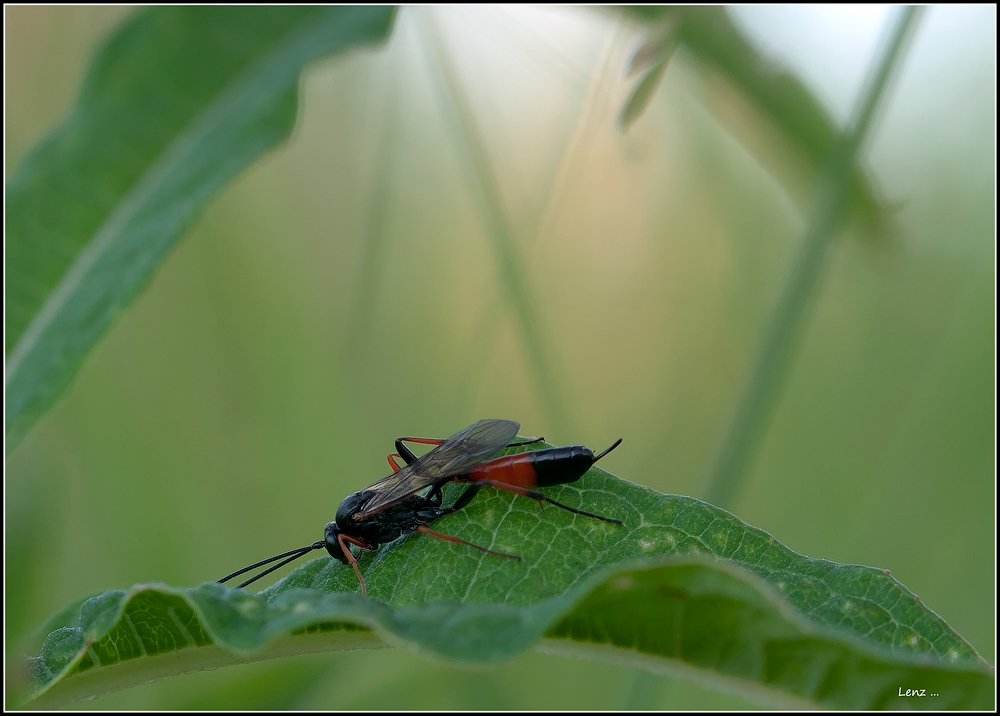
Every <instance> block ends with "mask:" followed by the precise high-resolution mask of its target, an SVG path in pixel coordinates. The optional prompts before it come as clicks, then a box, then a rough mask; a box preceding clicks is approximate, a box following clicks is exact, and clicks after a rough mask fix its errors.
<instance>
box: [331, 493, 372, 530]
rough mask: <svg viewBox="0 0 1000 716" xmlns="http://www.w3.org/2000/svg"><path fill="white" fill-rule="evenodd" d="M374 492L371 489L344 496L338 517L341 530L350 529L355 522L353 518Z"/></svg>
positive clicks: (338, 509) (338, 510)
mask: <svg viewBox="0 0 1000 716" xmlns="http://www.w3.org/2000/svg"><path fill="white" fill-rule="evenodd" d="M372 494H374V493H372V491H371V490H362V491H361V492H355V493H354V494H352V495H348V496H347V497H346V498H344V501H343V502H341V503H340V507H338V508H337V518H336V519H337V524H338V525H339V526H340V529H341V530H343V531H350V529H351V525H353V524H354V523H355V522H354V519H352V518H354V515H355V514H356V513H357V511H358V508H360V507H361V505H363V504H364V503H365V502H367V501H368V498H370V497H371V496H372Z"/></svg>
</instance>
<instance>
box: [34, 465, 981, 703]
mask: <svg viewBox="0 0 1000 716" xmlns="http://www.w3.org/2000/svg"><path fill="white" fill-rule="evenodd" d="M449 488H455V489H452V490H450V493H451V494H450V495H448V497H449V498H450V497H454V495H455V494H457V492H458V489H459V488H458V486H455V485H451V486H449ZM550 494H552V496H553V497H554V498H556V499H559V500H561V501H563V502H566V503H567V504H570V505H573V506H581V507H583V506H585V507H586V508H587V509H589V510H596V511H597V512H599V513H602V514H606V515H608V516H612V517H616V518H620V519H622V520H623V521H624V526H621V527H619V526H617V525H612V524H608V523H604V522H599V521H597V520H592V519H588V518H585V517H582V516H578V515H572V514H570V513H567V512H565V511H562V510H559V509H557V508H553V507H551V506H550V507H549V508H548V509H546V510H545V511H544V513H542V512H541V511H540V510H539V508H538V506H537V505H535V504H534V503H532V502H531V501H528V500H525V499H523V498H520V497H515V496H512V495H510V494H507V493H500V492H497V491H493V492H492V493H491V494H481V495H480V496H479V497H478V498H477V500H476V501H475V502H473V503H472V505H470V506H469V507H468V508H467V509H465V510H463V511H461V512H459V513H456V514H454V515H451V516H449V517H447V518H444V519H442V520H441V521H440V522H439V523H438V524H437V525H435V526H436V527H437V526H439V527H440V529H441V530H442V531H444V532H446V533H451V534H456V535H461V536H462V537H463V538H465V539H468V540H471V541H474V542H477V543H480V544H485V545H488V546H490V547H491V548H493V549H498V550H504V551H508V552H512V551H513V552H517V553H519V554H520V555H521V556H522V557H523V562H521V563H514V562H511V561H509V560H502V559H496V558H494V557H491V556H489V555H485V554H483V553H480V552H477V551H475V550H471V549H468V548H465V547H463V546H461V545H455V544H451V543H446V542H442V541H440V540H433V539H429V538H426V537H419V536H410V537H406V538H403V539H402V540H399V541H398V542H396V543H393V544H391V545H385V546H383V547H382V548H381V549H380V550H379V551H378V552H375V553H369V554H367V555H365V557H364V558H363V559H362V561H361V562H362V569H363V570H364V573H365V579H366V581H367V584H368V590H369V593H370V596H367V597H365V596H361V595H360V594H359V593H358V591H359V586H358V583H357V579H356V577H355V576H354V574H353V572H352V571H351V569H350V568H349V567H347V566H345V565H343V564H341V563H340V562H336V561H334V560H332V559H331V558H329V557H323V558H320V559H316V560H313V561H311V562H309V563H308V564H306V565H304V566H303V567H301V568H299V569H298V570H296V571H295V572H293V573H292V574H290V575H289V576H288V577H286V578H285V579H284V580H282V581H281V582H279V583H277V584H275V585H273V586H272V587H270V588H268V589H266V590H264V591H262V592H261V593H260V594H257V595H254V594H251V593H248V592H246V591H245V590H240V589H228V588H226V587H225V586H223V585H221V584H217V583H206V584H202V585H200V586H198V587H195V588H191V589H184V588H177V587H169V586H167V585H163V584H143V585H137V586H135V587H133V588H132V589H130V590H127V591H123V590H114V591H111V592H107V593H105V594H103V595H100V596H98V597H94V598H92V599H90V600H88V601H86V602H85V603H84V604H83V605H82V607H81V608H80V610H79V612H78V614H76V615H74V616H73V617H66V623H65V625H62V626H61V627H58V628H53V630H52V632H51V633H50V634H49V636H48V638H47V639H46V641H45V644H44V646H43V647H42V649H41V654H40V655H39V656H38V657H34V658H31V659H29V660H28V665H29V671H30V672H31V675H32V679H33V681H32V683H31V684H30V685H29V689H30V690H31V691H32V693H33V696H32V698H39V697H41V698H39V700H38V702H37V705H38V706H42V705H45V706H47V707H50V708H51V707H58V706H62V705H65V704H68V703H71V702H72V701H74V700H76V699H80V698H86V697H90V696H94V695H98V694H100V693H105V692H107V691H112V690H115V689H119V688H124V687H127V686H131V685H134V684H137V683H143V682H145V681H149V680H152V679H158V678H165V677H167V676H172V675H176V674H180V673H185V672H189V671H194V670H198V669H205V668H215V667H218V666H222V665H226V664H234V663H241V662H245V661H252V660H261V659H269V658H275V657H278V656H285V655H291V654H301V653H308V652H313V651H334V650H340V649H353V648H362V647H376V646H386V645H400V644H405V645H408V646H410V647H412V648H415V649H418V650H420V651H423V652H425V653H428V654H430V655H433V656H435V657H438V658H443V659H447V660H451V661H456V662H459V663H466V664H471V663H478V664H486V663H491V662H498V661H502V660H506V659H510V658H512V657H514V656H516V655H518V654H520V653H522V652H523V651H525V650H526V649H528V648H530V647H532V646H535V645H538V646H539V648H542V649H543V650H549V651H558V652H562V653H572V654H576V655H578V656H584V657H588V658H600V659H609V660H613V661H615V662H617V663H627V664H632V665H635V666H639V667H642V668H646V669H649V670H653V671H660V672H663V671H672V670H673V671H677V672H678V673H682V674H687V675H688V676H690V675H692V674H694V675H695V676H697V677H699V678H700V679H701V680H702V681H706V680H707V681H708V682H709V683H713V684H715V685H717V686H728V687H729V688H732V687H733V685H734V684H735V685H736V686H737V687H738V688H739V689H740V690H741V691H745V692H747V693H749V694H756V698H760V699H762V700H764V701H767V702H776V703H781V704H789V703H791V704H798V705H813V706H815V705H822V706H831V707H835V708H899V707H901V706H903V705H904V704H905V706H906V707H908V708H909V707H926V708H989V707H990V705H991V703H992V693H993V683H994V680H993V672H992V669H991V668H990V666H989V665H988V664H987V663H986V662H985V661H983V659H982V658H981V657H980V656H979V655H978V654H977V653H976V651H975V649H973V647H972V646H971V645H970V644H969V643H968V642H966V641H965V640H964V639H963V638H962V637H961V636H959V635H958V634H957V633H955V631H954V630H952V629H951V627H949V626H948V624H947V623H945V622H944V620H942V619H941V618H940V617H938V616H937V615H936V614H935V613H934V612H933V611H931V610H930V609H928V608H927V607H925V606H924V605H923V604H922V603H921V601H920V599H919V597H917V596H916V595H914V594H913V593H912V592H910V591H909V590H908V589H906V587H904V586H903V585H902V584H900V583H899V582H898V581H896V580H895V579H893V578H892V577H891V576H890V575H889V574H888V571H887V570H881V569H875V568H872V567H862V566H857V565H841V564H836V563H834V562H828V561H825V560H818V559H810V558H807V557H803V556H801V555H799V554H796V553H795V552H793V551H792V550H790V549H788V548H787V547H785V546H784V545H782V544H781V543H779V542H778V541H777V540H775V539H774V538H773V537H772V536H770V535H769V534H767V533H766V532H764V531H762V530H759V529H756V528H754V527H750V526H749V525H747V524H745V523H744V522H742V521H741V520H739V519H738V518H736V517H734V516H733V515H731V514H730V513H728V512H726V511H725V510H722V509H719V508H717V507H713V506H711V505H708V504H706V503H704V502H701V501H699V500H696V499H694V498H690V497H681V496H677V495H664V494H661V493H658V492H656V491H654V490H652V489H649V488H646V487H642V486H640V485H635V484H632V483H630V482H626V481H624V480H620V479H618V478H616V477H614V476H613V475H610V474H609V473H607V472H604V471H603V470H600V469H598V468H594V469H593V470H591V471H590V472H589V473H588V474H587V475H586V476H584V478H582V479H581V480H580V482H578V483H576V484H573V485H566V486H561V487H558V488H552V489H551V493H550ZM63 614H66V612H65V611H64V612H63ZM52 626H53V627H55V626H56V625H55V624H52ZM543 638H544V641H543V642H541V643H540V644H539V642H540V641H541V640H542V639H543ZM192 647H197V648H192ZM899 687H903V688H904V689H905V688H911V687H914V688H926V689H927V693H928V694H931V693H936V694H938V696H936V697H934V698H926V699H920V700H917V699H906V700H905V701H900V700H897V699H898V698H899V697H898V695H897V689H898V688H899Z"/></svg>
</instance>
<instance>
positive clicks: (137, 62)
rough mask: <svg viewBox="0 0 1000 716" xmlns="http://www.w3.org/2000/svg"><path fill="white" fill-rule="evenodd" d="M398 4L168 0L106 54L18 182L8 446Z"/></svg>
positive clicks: (9, 320) (12, 223)
mask: <svg viewBox="0 0 1000 716" xmlns="http://www.w3.org/2000/svg"><path fill="white" fill-rule="evenodd" d="M394 12H395V11H394V8H391V7H332V8H331V7H254V8H228V7H159V8H151V9H149V10H145V11H143V12H140V13H139V14H138V15H137V16H136V17H135V18H134V19H133V20H132V21H131V22H129V23H128V24H127V25H126V26H125V27H123V28H122V29H121V30H120V31H119V32H117V33H116V34H115V35H114V36H113V37H111V38H110V39H109V40H108V42H107V43H106V44H105V45H104V46H103V48H102V49H101V50H100V52H98V54H97V56H96V57H95V59H94V62H93V65H92V66H91V68H90V71H89V73H88V75H87V77H86V80H85V82H84V84H83V89H82V90H81V93H80V97H79V99H78V100H77V103H76V105H75V107H74V108H73V110H72V111H71V113H70V115H69V117H68V118H67V120H66V121H65V123H64V124H63V125H62V126H61V127H59V128H58V129H57V130H56V131H55V132H53V133H52V135H50V136H49V137H48V138H47V139H46V140H45V141H44V142H43V143H42V144H41V145H39V146H38V147H37V148H36V149H35V150H34V151H33V152H32V153H31V154H30V155H29V156H28V157H27V158H25V160H24V162H23V163H22V165H21V166H20V168H19V169H18V171H17V173H16V174H15V175H14V177H13V179H12V180H11V181H10V183H9V185H8V186H7V190H6V202H7V203H6V210H7V223H6V232H5V238H6V253H5V259H6V262H7V266H6V271H5V277H6V279H7V280H6V294H5V299H6V307H5V308H6V329H7V343H6V345H5V350H6V351H7V355H8V361H7V378H6V380H7V393H6V418H5V419H6V426H7V451H8V453H9V452H10V451H11V450H12V449H13V448H15V447H16V446H17V445H18V444H19V443H20V441H21V439H22V438H23V437H24V435H25V434H27V432H28V431H29V430H30V429H31V427H32V425H33V424H34V423H35V421H36V420H37V419H38V418H39V417H40V416H41V415H42V414H43V413H44V412H45V411H46V410H47V409H48V408H49V407H51V406H52V404H53V403H54V402H55V401H56V400H57V399H58V398H59V397H60V396H61V395H62V394H63V393H64V392H65V391H66V389H67V388H68V387H69V385H70V383H71V382H72V379H73V377H74V375H75V374H76V372H77V370H78V369H79V368H80V365H81V364H82V362H83V360H84V358H85V357H86V355H87V352H88V351H89V350H90V349H91V348H92V347H93V346H94V344H95V343H96V342H97V341H98V339H100V337H101V336H102V335H103V333H104V332H105V331H106V330H107V329H108V327H109V325H110V324H111V323H112V322H113V320H114V319H115V317H116V316H117V314H118V313H119V312H120V311H121V310H122V309H123V308H124V307H125V306H127V305H128V304H129V303H130V302H131V301H132V300H133V299H134V298H135V297H136V295H138V294H139V292H140V291H141V290H142V289H143V287H144V286H145V285H146V284H147V283H148V281H149V280H150V278H151V276H152V274H153V272H154V271H155V270H156V268H157V267H158V266H159V265H160V263H161V262H162V261H163V259H164V258H165V256H166V255H167V254H168V252H169V251H170V249H171V248H172V247H173V246H174V244H175V243H176V241H177V239H178V238H180V236H181V235H182V234H183V233H184V231H185V229H187V227H188V226H189V225H190V224H191V223H192V221H193V220H194V219H195V218H196V216H197V215H198V212H199V211H200V210H201V209H202V208H203V207H204V206H205V205H206V204H207V203H208V201H209V200H210V199H211V198H212V197H213V196H215V194H216V193H217V192H218V191H219V190H220V189H221V188H222V187H223V186H224V185H225V184H226V183H227V182H228V181H229V180H230V179H232V178H233V177H234V176H236V175H237V174H238V173H239V172H241V171H242V170H243V169H244V168H246V167H247V166H248V165H249V164H250V163H252V162H253V161H254V160H255V159H257V158H258V157H259V156H260V155H261V154H262V153H264V152H265V151H267V150H269V149H271V148H272V147H274V146H275V145H277V144H278V143H279V142H281V141H282V140H284V139H285V138H286V137H288V135H289V134H290V133H291V131H292V129H293V127H294V125H295V118H296V113H297V109H298V82H299V75H300V74H301V72H302V69H303V68H304V67H305V66H306V65H307V64H308V63H310V62H312V61H313V60H315V59H317V58H320V57H324V56H326V55H330V54H331V53H335V52H343V51H345V50H348V49H350V48H353V47H357V46H359V45H364V44H370V43H374V42H377V41H380V40H383V39H384V38H385V37H386V36H387V35H388V33H389V30H390V27H391V25H392V20H393V17H394Z"/></svg>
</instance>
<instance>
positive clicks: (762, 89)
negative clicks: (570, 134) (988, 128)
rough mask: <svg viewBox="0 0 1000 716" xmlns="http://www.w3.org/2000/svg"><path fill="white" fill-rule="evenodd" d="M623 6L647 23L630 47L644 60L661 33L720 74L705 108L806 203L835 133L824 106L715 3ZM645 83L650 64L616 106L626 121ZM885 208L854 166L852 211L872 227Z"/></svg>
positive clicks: (879, 223) (881, 221)
mask: <svg viewBox="0 0 1000 716" xmlns="http://www.w3.org/2000/svg"><path fill="white" fill-rule="evenodd" d="M623 11H624V12H625V13H626V14H628V15H630V16H631V17H634V18H636V19H638V20H640V21H642V22H643V23H645V24H647V25H648V26H650V28H651V30H650V40H649V41H647V42H646V43H644V45H643V46H642V48H640V50H639V53H638V54H640V55H641V56H643V57H647V61H648V62H651V63H652V62H654V59H653V58H659V59H660V60H661V61H663V62H664V63H665V62H666V60H667V59H668V58H669V57H670V55H671V54H672V53H673V51H674V47H673V44H672V42H662V41H660V38H669V39H670V40H672V41H674V40H675V41H676V42H677V43H679V44H680V45H682V46H683V47H684V49H686V50H687V51H688V52H690V53H691V55H692V56H693V57H694V59H695V61H696V64H697V66H699V67H700V68H701V69H703V70H705V71H706V72H707V74H708V75H709V76H711V75H717V76H719V77H721V78H722V79H724V80H725V82H724V83H715V84H710V86H709V90H710V91H709V92H708V94H707V96H706V100H707V101H708V109H709V110H711V111H712V112H713V113H714V114H715V115H716V118H717V119H718V120H719V121H720V122H722V123H723V124H725V125H726V126H727V128H728V129H729V130H730V131H731V132H733V133H734V134H735V135H736V136H737V139H739V140H740V142H742V143H743V144H744V145H745V146H746V148H747V150H748V151H750V152H751V153H753V155H754V156H755V157H756V158H757V160H758V161H760V162H761V163H762V164H764V165H765V166H766V167H767V169H768V171H770V172H771V173H772V174H773V175H774V176H775V178H776V179H777V180H778V181H779V182H781V184H782V186H783V187H784V188H785V189H786V191H788V192H789V193H790V194H791V195H792V196H793V197H794V198H795V199H796V201H798V202H799V204H800V205H803V206H805V205H808V204H807V203H808V202H809V201H811V200H812V198H813V197H812V194H811V192H810V189H811V187H812V185H813V183H814V182H813V181H812V180H814V179H815V178H816V177H818V176H819V175H820V173H821V172H822V171H823V169H824V167H825V165H826V163H827V161H828V160H829V158H830V156H831V154H832V152H833V150H834V147H835V143H836V139H837V136H838V134H839V129H838V128H837V126H836V125H835V123H834V121H833V119H832V118H831V116H830V114H829V112H827V111H826V109H824V108H823V105H822V104H821V103H820V102H819V100H818V99H816V98H815V97H814V96H813V94H812V92H810V91H809V89H808V88H807V87H806V86H805V85H804V84H802V82H800V81H799V80H798V79H797V78H796V77H795V76H794V75H792V74H791V73H789V72H787V71H785V70H783V69H781V68H780V66H778V65H776V64H775V62H774V61H773V60H771V59H769V58H767V57H765V56H764V55H762V54H761V53H760V52H758V51H757V49H756V48H754V46H753V45H752V44H751V42H750V41H749V40H748V39H747V38H746V37H745V36H744V35H743V33H742V32H741V30H740V29H739V28H738V27H737V26H736V25H735V24H733V22H732V20H730V18H729V14H728V13H727V11H726V9H725V8H723V7H718V6H684V7H675V6H661V5H643V6H633V7H628V8H623ZM657 48H659V49H660V52H659V54H657V52H656V49H657ZM654 66H655V64H654ZM661 74H662V73H661ZM653 83H658V79H657V78H655V77H653V76H652V72H650V73H647V74H645V75H644V76H643V77H642V78H641V79H640V80H639V81H638V82H637V83H636V87H635V89H634V90H633V92H632V95H631V96H630V97H629V99H628V100H627V101H626V104H625V105H624V106H623V108H622V114H623V115H625V114H626V113H628V121H629V124H630V123H632V122H634V121H635V119H636V118H637V116H638V114H639V113H640V112H641V111H642V110H643V109H644V108H645V104H646V102H648V99H649V96H650V95H651V94H652V92H653V90H654V89H655V84H653ZM651 84H652V86H650V85H651ZM640 100H641V101H640ZM775 140H777V141H775ZM781 144H783V145H785V148H786V149H787V150H790V151H780V150H778V151H776V149H778V147H776V145H781ZM803 174H804V175H805V180H803ZM892 209H893V207H889V206H886V205H885V204H884V203H883V201H882V200H881V199H880V198H879V197H878V196H877V194H876V191H875V189H874V187H873V185H872V183H871V180H870V179H869V177H868V176H867V175H866V174H865V172H864V171H863V170H861V169H856V170H855V172H854V176H853V180H852V212H853V214H854V216H855V217H857V218H858V219H860V220H861V222H862V224H863V225H864V226H865V227H866V228H867V229H868V230H869V231H870V232H871V233H873V234H875V235H877V233H878V232H879V231H881V230H884V229H885V228H886V220H887V218H888V215H889V213H891V211H892Z"/></svg>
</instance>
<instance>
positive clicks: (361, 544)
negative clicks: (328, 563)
mask: <svg viewBox="0 0 1000 716" xmlns="http://www.w3.org/2000/svg"><path fill="white" fill-rule="evenodd" d="M337 542H338V543H339V544H340V548H341V549H342V550H344V555H345V556H346V557H347V561H348V562H350V563H351V569H353V570H354V574H356V575H357V577H358V581H359V582H361V593H362V594H367V593H368V592H367V591H366V589H365V578H364V577H362V576H361V570H360V569H358V560H356V559H354V555H353V554H351V548H350V547H348V546H347V545H346V544H344V543H345V542H350V543H351V544H356V545H357V546H358V547H360V548H361V549H374V547H373V546H372V545H370V544H368V543H367V542H365V541H364V540H360V539H358V538H357V537H351V536H350V535H345V534H343V533H341V534H339V535H337Z"/></svg>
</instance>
